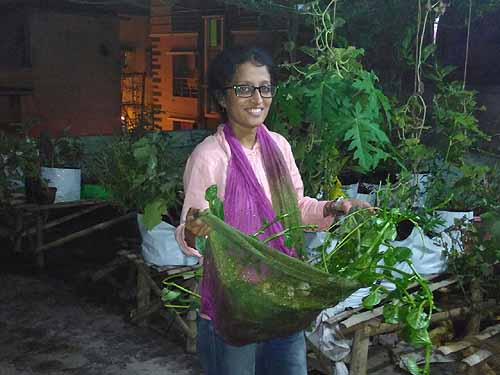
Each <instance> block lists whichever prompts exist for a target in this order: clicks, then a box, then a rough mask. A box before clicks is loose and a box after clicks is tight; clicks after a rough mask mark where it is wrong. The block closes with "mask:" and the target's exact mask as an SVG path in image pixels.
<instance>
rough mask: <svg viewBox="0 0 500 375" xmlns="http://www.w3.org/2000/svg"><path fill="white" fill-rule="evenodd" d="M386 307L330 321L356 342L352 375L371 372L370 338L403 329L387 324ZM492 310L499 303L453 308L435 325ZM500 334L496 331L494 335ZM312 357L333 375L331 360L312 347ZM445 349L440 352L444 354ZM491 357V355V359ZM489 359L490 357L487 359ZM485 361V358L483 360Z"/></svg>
mask: <svg viewBox="0 0 500 375" xmlns="http://www.w3.org/2000/svg"><path fill="white" fill-rule="evenodd" d="M438 277H439V275H432V276H430V277H428V278H427V279H428V280H430V281H432V280H434V279H436V278H438ZM455 283H456V280H440V281H436V282H431V283H430V284H429V287H430V289H431V291H433V292H434V291H437V290H439V289H441V288H446V287H449V286H451V285H453V284H455ZM383 308H384V307H383V306H379V307H377V308H375V309H373V310H370V311H366V310H365V309H363V308H362V307H360V308H356V309H352V310H348V311H344V312H342V313H340V314H338V315H336V316H334V317H332V318H330V319H329V320H327V323H328V324H330V325H338V330H337V333H338V335H339V337H346V338H352V340H353V341H352V348H351V359H350V369H349V374H350V375H367V373H368V371H367V369H368V347H369V344H370V338H372V337H374V336H377V335H381V334H386V333H391V332H396V331H398V330H399V329H400V326H399V325H398V324H387V323H383V321H382V320H383V319H382V317H383ZM488 309H490V310H491V309H497V310H498V309H500V307H499V304H498V302H497V301H495V300H489V301H484V302H482V303H481V304H479V305H478V306H474V307H471V306H463V307H457V308H453V309H450V310H447V311H441V312H438V313H434V314H433V315H432V318H431V323H432V324H434V323H437V322H440V321H444V320H455V319H458V318H463V317H465V316H467V315H468V314H470V313H471V312H473V311H482V312H485V311H487V310H488ZM494 332H496V331H494ZM309 347H310V349H311V353H310V354H309V362H310V364H311V366H312V367H313V368H314V369H315V370H317V371H319V372H321V373H324V374H330V371H331V370H330V368H331V365H330V360H329V359H328V358H326V357H325V356H324V355H322V354H321V353H320V352H319V351H318V350H317V349H316V348H314V347H313V346H312V345H309ZM440 349H441V348H438V350H440ZM489 356H490V355H488V357H489ZM486 358H487V357H486ZM483 359H485V358H483ZM469 362H470V363H471V364H472V363H474V364H473V365H474V366H475V365H477V364H478V363H479V362H477V361H472V362H471V361H466V362H464V363H469Z"/></svg>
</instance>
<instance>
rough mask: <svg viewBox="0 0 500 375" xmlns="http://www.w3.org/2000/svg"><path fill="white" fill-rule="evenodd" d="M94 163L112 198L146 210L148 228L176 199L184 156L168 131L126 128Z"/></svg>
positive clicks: (98, 175)
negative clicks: (136, 131)
mask: <svg viewBox="0 0 500 375" xmlns="http://www.w3.org/2000/svg"><path fill="white" fill-rule="evenodd" d="M93 164H94V165H93V169H94V171H95V172H94V173H95V175H96V176H97V179H98V180H99V183H100V184H102V185H103V186H104V187H105V188H106V190H107V191H109V192H110V195H111V199H112V200H113V201H114V202H115V203H116V204H118V205H119V206H121V207H123V208H125V209H137V210H139V211H143V212H144V224H145V226H146V228H148V229H151V228H152V227H154V226H155V225H157V224H159V223H160V221H161V215H162V214H163V213H164V212H165V211H166V210H167V209H168V208H169V207H170V206H171V205H173V204H174V203H175V199H176V193H177V191H178V189H179V186H180V184H181V166H182V165H183V160H176V158H175V157H174V156H173V155H172V152H171V149H170V145H169V144H168V136H167V135H166V134H163V133H161V132H155V131H153V132H145V133H141V134H139V135H136V134H133V133H129V132H124V133H123V134H121V135H118V136H116V137H114V139H113V140H112V141H111V142H110V143H109V144H108V145H107V147H106V148H105V149H104V150H103V151H102V152H101V153H100V154H99V155H97V157H96V158H95V161H94V163H93Z"/></svg>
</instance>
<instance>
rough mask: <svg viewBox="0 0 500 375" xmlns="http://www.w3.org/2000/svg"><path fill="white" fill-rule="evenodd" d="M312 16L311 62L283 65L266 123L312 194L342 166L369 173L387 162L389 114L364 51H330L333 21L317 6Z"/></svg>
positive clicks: (313, 6) (384, 98)
mask: <svg viewBox="0 0 500 375" xmlns="http://www.w3.org/2000/svg"><path fill="white" fill-rule="evenodd" d="M310 12H313V13H312V14H313V16H312V19H313V22H314V25H315V43H316V47H317V48H316V49H311V48H304V49H303V50H304V52H306V53H307V54H309V55H310V57H312V58H313V62H312V63H310V64H307V65H305V66H299V65H298V64H285V65H284V67H285V68H286V69H287V70H288V71H289V73H290V76H289V78H288V79H287V80H286V81H285V82H283V83H281V84H280V85H279V88H278V94H277V96H276V98H275V100H274V105H273V111H272V113H271V115H270V117H269V119H268V123H269V124H270V126H271V127H272V128H273V129H275V130H277V131H279V132H281V133H282V134H284V135H285V136H286V137H287V138H288V139H289V140H290V142H291V144H292V147H293V149H294V155H295V157H296V159H297V161H298V164H299V169H300V170H301V173H302V175H303V177H304V181H305V190H306V193H307V194H309V195H312V196H315V195H317V194H318V193H319V192H320V191H321V187H322V185H323V184H325V178H326V176H335V175H337V174H338V172H339V171H340V168H342V166H344V165H345V164H347V163H350V164H353V165H355V167H356V168H357V169H359V170H360V171H362V172H368V171H370V170H373V169H374V168H375V167H377V165H379V163H380V162H381V161H382V160H385V159H387V157H388V156H389V155H388V152H387V146H388V145H389V138H388V137H387V135H386V130H387V129H388V126H389V124H390V111H391V110H390V104H389V101H388V99H387V98H386V97H385V96H384V94H383V93H382V91H380V89H378V88H377V87H376V82H377V80H378V78H377V76H376V75H375V74H374V73H373V72H368V71H366V70H364V69H363V67H362V65H361V63H360V61H359V59H360V57H361V56H362V55H363V53H364V51H363V50H361V49H356V48H354V47H347V48H334V47H333V44H332V43H333V39H332V38H333V32H334V22H335V21H334V19H333V18H332V17H330V15H329V13H328V11H327V9H326V10H324V9H322V8H321V7H320V6H319V5H318V3H313V4H312V9H311V11H310ZM341 154H345V155H346V156H345V157H341V156H340V155H341Z"/></svg>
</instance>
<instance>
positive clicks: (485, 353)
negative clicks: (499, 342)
mask: <svg viewBox="0 0 500 375" xmlns="http://www.w3.org/2000/svg"><path fill="white" fill-rule="evenodd" d="M492 355H493V353H492V352H490V351H489V350H485V349H480V350H478V351H477V352H475V353H474V354H472V355H470V356H468V357H466V358H464V359H462V362H463V363H465V364H467V365H468V366H470V367H472V366H475V365H477V364H478V363H481V362H483V361H484V360H485V359H488V358H489V357H491V356H492Z"/></svg>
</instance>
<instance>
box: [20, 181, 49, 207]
mask: <svg viewBox="0 0 500 375" xmlns="http://www.w3.org/2000/svg"><path fill="white" fill-rule="evenodd" d="M24 187H25V192H26V201H27V202H28V203H37V204H52V203H54V201H55V199H56V192H57V188H56V187H50V186H43V185H42V181H41V180H40V179H39V178H27V179H26V180H25V182H24Z"/></svg>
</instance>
